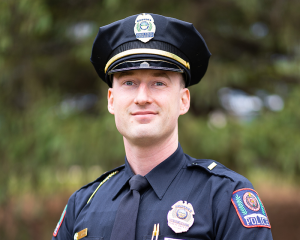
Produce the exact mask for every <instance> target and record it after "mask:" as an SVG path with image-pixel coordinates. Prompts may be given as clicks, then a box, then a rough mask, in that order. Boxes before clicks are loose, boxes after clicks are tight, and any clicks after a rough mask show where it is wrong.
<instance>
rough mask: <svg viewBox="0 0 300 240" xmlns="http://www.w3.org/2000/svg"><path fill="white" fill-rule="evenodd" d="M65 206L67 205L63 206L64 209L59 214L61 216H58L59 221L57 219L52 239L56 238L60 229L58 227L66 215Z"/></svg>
mask: <svg viewBox="0 0 300 240" xmlns="http://www.w3.org/2000/svg"><path fill="white" fill-rule="evenodd" d="M67 206H68V205H66V206H65V209H64V211H63V212H62V214H61V216H60V219H59V221H58V223H57V225H56V228H55V230H54V232H53V236H54V237H56V236H57V233H58V230H59V229H60V226H61V224H62V222H63V221H64V218H65V215H66V210H67Z"/></svg>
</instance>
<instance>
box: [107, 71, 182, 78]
mask: <svg viewBox="0 0 300 240" xmlns="http://www.w3.org/2000/svg"><path fill="white" fill-rule="evenodd" d="M123 77H137V78H148V77H155V78H166V79H169V80H171V81H172V80H174V81H175V79H180V78H181V74H180V73H177V72H171V71H163V70H153V69H147V70H132V71H123V72H118V73H115V74H114V75H113V78H114V79H120V78H123Z"/></svg>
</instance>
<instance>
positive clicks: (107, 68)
mask: <svg viewBox="0 0 300 240" xmlns="http://www.w3.org/2000/svg"><path fill="white" fill-rule="evenodd" d="M210 55H211V54H210V52H209V50H208V48H207V46H206V43H205V42H204V39H203V38H202V36H201V35H200V33H199V32H198V31H197V30H196V29H195V28H194V26H193V25H192V24H190V23H187V22H183V21H180V20H177V19H174V18H168V17H164V16H160V15H156V14H140V15H135V16H131V17H128V18H126V19H123V20H120V21H117V22H114V23H112V24H109V25H107V26H104V27H101V28H100V30H99V33H98V35H97V36H96V39H95V41H94V44H93V49H92V55H91V62H92V64H93V65H94V67H95V69H96V71H97V73H98V75H99V76H100V78H101V79H102V80H104V81H105V82H106V83H107V84H108V86H109V89H108V111H109V112H110V113H111V114H113V115H114V116H115V123H116V127H117V129H118V131H119V132H120V133H121V134H122V136H123V139H124V146H125V152H126V157H125V164H124V165H122V166H120V167H118V168H116V169H114V170H112V171H109V172H107V173H105V174H103V175H102V176H100V177H99V178H98V179H97V180H95V181H94V182H92V183H89V184H88V185H86V186H84V187H82V188H81V189H80V190H78V191H76V192H75V193H74V194H73V195H72V196H71V197H70V199H69V201H68V204H67V206H66V207H65V210H64V211H63V214H62V215H61V218H60V220H59V222H58V224H57V227H56V228H55V231H54V233H53V240H56V239H57V240H69V239H86V240H88V239H110V240H121V239H124V240H134V239H136V240H142V239H145V240H147V239H151V240H153V239H165V240H171V239H201V240H204V239H211V240H212V239H215V240H221V239H222V240H234V239H247V240H249V239H272V234H271V230H270V228H271V226H270V223H269V220H268V217H267V213H266V210H265V208H264V206H263V204H262V202H261V200H260V198H259V196H258V194H257V192H255V190H254V189H253V186H252V184H251V183H250V182H249V181H248V180H247V179H246V178H244V177H243V176H241V175H239V174H237V173H235V172H233V171H231V170H229V169H227V168H226V167H224V166H223V165H222V164H220V163H218V162H216V161H213V160H207V159H195V158H192V157H190V156H188V155H186V154H184V152H183V150H182V148H181V146H180V144H179V142H178V117H179V116H180V115H183V114H185V113H186V112H187V111H188V109H189V106H190V93H189V90H188V88H187V87H189V86H191V85H193V84H197V83H198V82H199V81H200V80H201V78H202V77H203V76H204V74H205V72H206V69H207V66H208V60H209V57H210ZM199 141H200V140H199ZM199 144H201V141H200V142H199ZM112 147H113V146H112Z"/></svg>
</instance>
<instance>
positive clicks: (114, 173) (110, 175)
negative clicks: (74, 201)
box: [86, 171, 119, 204]
mask: <svg viewBox="0 0 300 240" xmlns="http://www.w3.org/2000/svg"><path fill="white" fill-rule="evenodd" d="M118 172H119V171H114V172H112V173H111V174H109V175H108V176H107V177H106V178H105V179H104V180H103V181H102V182H101V183H100V184H99V186H98V187H97V188H96V190H95V191H94V192H93V194H92V195H91V196H90V198H89V200H88V201H87V203H86V204H88V203H89V202H90V201H91V199H92V198H93V197H94V195H95V194H96V192H97V191H98V189H99V188H100V187H101V186H102V185H103V184H104V183H105V182H106V181H107V180H108V179H110V178H111V177H112V176H114V175H116V174H117V173H118Z"/></svg>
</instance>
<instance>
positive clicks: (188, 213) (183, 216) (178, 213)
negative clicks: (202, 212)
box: [167, 201, 195, 233]
mask: <svg viewBox="0 0 300 240" xmlns="http://www.w3.org/2000/svg"><path fill="white" fill-rule="evenodd" d="M193 215H195V212H194V208H193V206H192V204H190V203H187V201H178V202H177V203H175V204H174V205H173V206H172V210H170V211H169V213H168V217H167V218H168V225H169V227H170V228H171V229H172V230H173V231H174V232H175V233H182V232H187V231H188V230H189V229H190V227H191V226H192V225H193V223H194V217H193Z"/></svg>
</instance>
